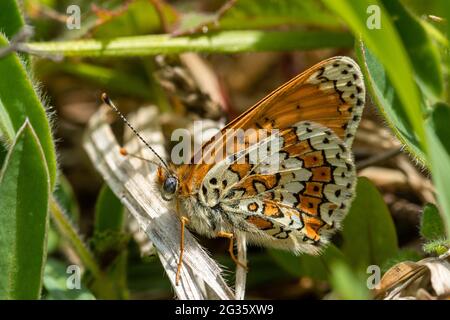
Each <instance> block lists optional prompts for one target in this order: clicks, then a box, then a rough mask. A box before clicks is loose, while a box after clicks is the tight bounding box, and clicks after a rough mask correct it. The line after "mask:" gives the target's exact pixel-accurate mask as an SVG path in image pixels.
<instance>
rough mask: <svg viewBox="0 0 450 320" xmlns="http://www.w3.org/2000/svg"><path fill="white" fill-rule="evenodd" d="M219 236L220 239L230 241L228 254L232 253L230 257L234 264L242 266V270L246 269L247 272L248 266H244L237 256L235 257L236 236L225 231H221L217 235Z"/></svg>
mask: <svg viewBox="0 0 450 320" xmlns="http://www.w3.org/2000/svg"><path fill="white" fill-rule="evenodd" d="M217 236H218V237H220V238H227V239H229V240H230V243H229V246H228V252H229V253H230V257H231V259H232V260H233V261H234V263H236V264H237V265H239V266H241V267H242V268H244V269H245V270H247V269H248V268H247V266H246V265H245V264H243V263H242V262H240V261H239V260H238V259H237V258H236V256H235V255H234V250H233V249H234V234H232V233H230V232H224V231H219V232H218V233H217Z"/></svg>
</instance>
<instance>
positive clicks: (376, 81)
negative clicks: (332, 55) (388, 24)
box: [356, 42, 428, 166]
mask: <svg viewBox="0 0 450 320" xmlns="http://www.w3.org/2000/svg"><path fill="white" fill-rule="evenodd" d="M356 54H357V56H358V60H359V61H361V63H360V66H361V70H362V72H363V74H364V77H365V80H366V81H365V82H366V84H367V86H368V89H369V92H370V93H371V97H372V98H373V100H374V101H375V103H376V105H377V107H378V109H379V110H380V111H381V114H382V115H383V116H384V118H385V120H386V121H387V124H388V125H389V127H390V128H391V129H392V131H393V132H394V133H395V135H396V136H397V138H398V139H399V140H400V141H401V142H402V143H403V144H404V145H405V147H406V150H407V151H408V152H409V153H411V154H412V155H413V156H414V157H415V158H416V159H417V160H419V161H420V162H421V163H422V164H423V165H427V166H428V164H427V162H426V157H425V151H424V150H423V149H422V146H421V145H420V143H419V141H418V140H417V136H416V135H415V134H414V128H413V126H412V124H411V122H410V120H409V117H408V116H407V111H406V109H407V108H406V107H405V106H404V104H403V103H402V101H401V100H400V97H399V96H398V94H397V91H396V90H395V88H394V86H393V84H392V82H391V81H390V79H389V77H388V76H387V73H386V70H385V69H384V67H383V65H382V64H381V63H380V61H378V59H377V57H375V56H374V55H373V53H372V52H371V51H370V50H369V49H368V48H366V47H365V46H364V44H363V43H362V42H360V43H359V45H358V46H357V47H356Z"/></svg>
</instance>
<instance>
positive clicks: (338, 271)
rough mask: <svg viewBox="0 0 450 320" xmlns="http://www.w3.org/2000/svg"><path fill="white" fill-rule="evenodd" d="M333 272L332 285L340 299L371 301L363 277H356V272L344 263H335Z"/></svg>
mask: <svg viewBox="0 0 450 320" xmlns="http://www.w3.org/2000/svg"><path fill="white" fill-rule="evenodd" d="M331 270H332V279H331V284H332V287H333V290H334V292H335V293H336V294H337V295H338V296H339V298H340V299H345V300H367V299H369V290H368V288H367V285H366V282H365V281H364V277H363V276H358V275H355V273H354V271H352V270H351V268H350V267H349V266H348V265H346V264H345V263H343V262H336V263H334V264H333V266H332V268H331Z"/></svg>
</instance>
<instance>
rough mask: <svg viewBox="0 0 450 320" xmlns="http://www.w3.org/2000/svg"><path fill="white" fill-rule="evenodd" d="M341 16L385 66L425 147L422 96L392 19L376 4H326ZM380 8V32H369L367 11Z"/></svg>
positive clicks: (347, 0) (346, 0) (362, 0)
mask: <svg viewBox="0 0 450 320" xmlns="http://www.w3.org/2000/svg"><path fill="white" fill-rule="evenodd" d="M323 2H324V3H325V4H326V5H327V6H328V7H329V8H330V9H332V10H334V11H335V12H336V13H337V14H339V15H340V16H341V17H342V18H343V19H344V20H345V22H346V23H347V24H348V26H349V27H350V28H351V29H352V30H353V32H354V34H355V35H357V36H361V38H362V40H363V41H364V44H365V45H366V46H367V47H368V48H369V49H370V50H371V52H373V54H374V55H375V56H376V57H377V59H378V60H379V61H380V62H381V63H382V65H383V66H384V69H385V70H386V74H387V75H388V76H389V79H390V80H391V82H392V85H393V87H394V88H395V90H396V92H397V94H398V97H399V99H400V101H401V102H402V105H403V106H407V108H404V112H405V115H406V116H407V118H408V121H409V123H410V124H411V126H412V128H413V129H414V130H413V132H414V134H415V135H416V136H417V140H418V141H419V142H420V145H422V146H423V147H425V146H424V143H425V129H424V124H423V120H422V110H421V106H420V96H419V93H418V90H417V87H416V84H415V82H414V72H413V68H412V65H411V62H410V60H409V56H408V54H407V52H406V50H405V48H404V47H403V44H402V40H401V38H400V37H399V35H398V33H397V30H396V29H395V26H394V24H393V23H392V20H391V17H389V15H388V14H387V13H386V11H385V9H384V8H383V6H382V5H381V3H380V2H379V1H377V0H340V1H334V0H323ZM369 7H370V8H379V9H380V16H379V19H380V21H381V26H380V28H368V25H367V23H368V18H369V15H371V14H372V15H373V13H368V12H367V10H368V8H369Z"/></svg>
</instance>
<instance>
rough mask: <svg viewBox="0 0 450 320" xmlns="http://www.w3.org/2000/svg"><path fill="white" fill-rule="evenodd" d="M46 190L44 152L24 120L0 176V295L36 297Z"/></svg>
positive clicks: (42, 256) (43, 252)
mask: <svg viewBox="0 0 450 320" xmlns="http://www.w3.org/2000/svg"><path fill="white" fill-rule="evenodd" d="M30 177H32V179H30ZM49 194H50V181H49V174H48V170H47V165H46V163H45V157H44V153H43V150H42V148H41V146H40V144H39V140H38V137H37V135H36V134H35V132H34V130H33V128H32V127H31V124H30V123H29V122H26V123H25V124H24V125H23V127H22V128H20V129H19V131H18V134H17V137H16V139H15V141H14V142H13V145H12V146H11V148H10V150H9V153H8V156H7V158H6V161H5V163H4V166H3V169H2V172H1V175H0V270H1V272H0V299H39V298H40V292H41V286H42V274H43V268H44V263H45V258H46V237H47V230H48V198H49Z"/></svg>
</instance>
